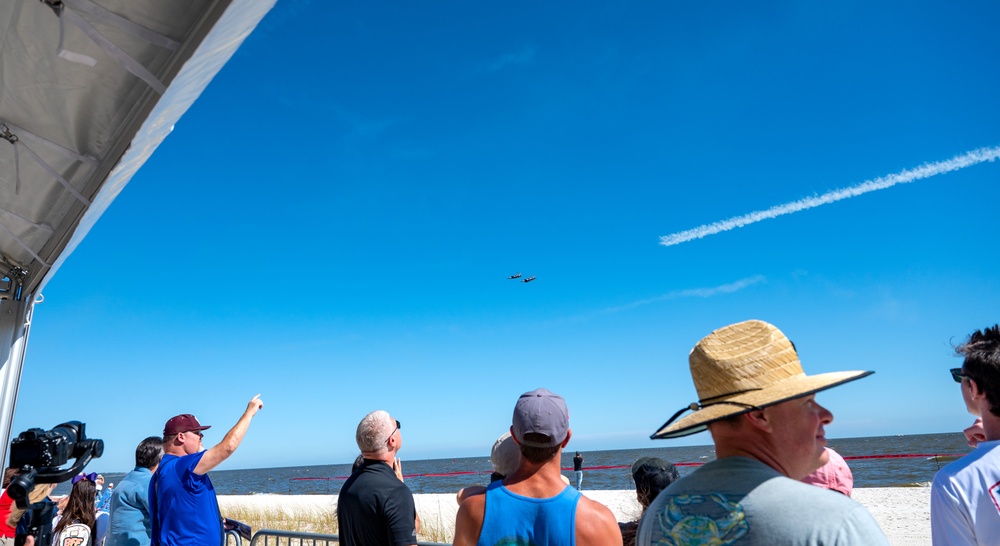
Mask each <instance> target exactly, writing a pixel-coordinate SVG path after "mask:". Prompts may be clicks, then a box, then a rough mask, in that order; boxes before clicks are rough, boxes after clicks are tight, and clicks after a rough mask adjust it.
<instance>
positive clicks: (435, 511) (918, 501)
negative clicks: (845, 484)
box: [219, 487, 931, 546]
mask: <svg viewBox="0 0 1000 546" xmlns="http://www.w3.org/2000/svg"><path fill="white" fill-rule="evenodd" d="M584 494H585V495H587V496H588V497H590V498H592V499H594V500H596V501H598V502H600V503H602V504H604V505H605V506H607V507H608V508H610V509H611V511H612V512H614V514H615V517H616V518H617V519H618V521H632V520H635V519H636V518H638V516H639V504H638V503H637V502H636V500H635V491H631V490H624V491H586V490H585V491H584ZM853 498H854V499H855V500H856V501H858V502H860V503H861V504H863V505H864V506H865V507H866V508H868V510H869V511H870V512H871V513H872V516H874V517H875V520H876V521H878V523H879V525H880V526H881V527H882V530H883V531H885V534H886V536H887V537H889V543H890V544H892V545H893V546H904V545H905V546H929V545H930V544H931V523H930V487H874V488H860V489H855V490H854V494H853ZM414 500H415V502H416V506H417V513H418V514H419V515H420V519H421V521H422V522H423V532H422V533H421V539H422V540H430V541H439V542H441V541H443V542H450V541H451V540H452V537H453V532H454V528H455V514H456V513H457V512H458V505H457V504H455V495H452V494H437V495H429V494H424V495H414ZM336 502H337V496H336V495H239V496H225V495H223V496H220V497H219V507H220V509H221V510H222V514H223V516H226V517H234V518H236V519H241V518H242V520H243V521H246V520H247V519H250V518H247V516H248V515H252V516H255V517H254V518H252V519H255V520H256V521H259V522H263V523H257V524H255V525H254V531H257V530H259V529H260V528H263V527H266V526H268V525H269V522H276V524H275V525H274V526H273V527H270V528H274V529H292V527H290V526H289V525H287V524H283V525H280V524H277V522H288V521H291V522H309V521H317V522H321V521H330V520H331V518H332V515H333V514H334V512H335V507H336ZM237 516H241V517H237ZM258 518H259V519H258ZM248 523H249V522H248ZM299 530H308V531H314V532H317V531H318V530H317V529H301V528H300V529H299Z"/></svg>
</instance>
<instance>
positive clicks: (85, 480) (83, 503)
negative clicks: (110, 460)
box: [52, 473, 101, 546]
mask: <svg viewBox="0 0 1000 546" xmlns="http://www.w3.org/2000/svg"><path fill="white" fill-rule="evenodd" d="M95 478H96V474H94V473H91V474H80V475H77V476H73V490H72V491H71V492H70V494H69V499H67V501H66V507H65V508H63V509H62V512H61V513H60V514H59V516H58V518H57V521H56V523H55V526H54V527H53V528H52V536H53V537H58V536H59V533H61V532H62V531H63V529H65V528H66V527H68V526H69V525H72V524H74V523H80V524H83V525H86V526H87V527H89V528H90V541H88V542H86V543H84V544H81V545H80V546H90V545H91V544H100V543H101V541H100V540H97V539H98V536H97V512H96V511H95V510H94V503H95V502H96V500H97V484H96V483H95V482H94V479H95ZM60 546H61V545H60Z"/></svg>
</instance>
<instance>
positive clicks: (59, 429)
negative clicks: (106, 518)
mask: <svg viewBox="0 0 1000 546" xmlns="http://www.w3.org/2000/svg"><path fill="white" fill-rule="evenodd" d="M103 453H104V441H103V440H97V439H87V434H86V425H84V424H83V423H81V422H79V421H68V422H66V423H62V424H61V425H58V426H56V427H55V428H53V429H52V430H42V429H40V428H33V429H29V430H26V431H24V432H22V433H21V434H19V435H18V436H17V438H15V439H14V440H12V441H11V443H10V466H11V467H13V468H16V469H18V470H17V473H16V474H15V475H14V476H13V477H12V478H11V482H10V485H8V486H7V488H6V494H7V495H8V496H9V497H10V498H11V499H13V500H14V502H15V503H16V509H13V510H11V514H10V515H9V517H8V518H7V522H6V523H7V525H8V526H10V527H14V526H15V525H16V526H17V533H16V536H15V540H14V543H15V545H18V546H19V545H20V544H29V545H30V544H34V543H36V542H37V543H38V544H39V546H47V545H48V543H49V542H51V541H52V518H53V516H54V515H55V513H56V504H55V503H54V502H53V501H52V499H50V498H48V495H49V493H51V492H52V489H53V488H55V485H56V484H57V483H59V482H63V481H66V480H68V479H70V478H72V477H73V476H74V475H76V474H77V473H78V472H80V471H81V470H83V468H84V467H85V466H87V463H89V462H90V460H91V459H93V458H95V457H100V456H101V455H102V454H103ZM71 459H73V463H72V464H71V465H70V467H69V468H60V466H62V465H63V464H66V463H67V462H69V461H70V460H71ZM91 503H93V500H91ZM26 511H27V514H26V517H27V518H28V521H27V523H25V524H24V527H23V531H22V522H21V521H19V520H20V519H21V516H22V514H24V513H25V512H26Z"/></svg>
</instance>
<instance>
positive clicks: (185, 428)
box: [163, 413, 212, 436]
mask: <svg viewBox="0 0 1000 546" xmlns="http://www.w3.org/2000/svg"><path fill="white" fill-rule="evenodd" d="M210 428H212V426H211V425H208V426H204V425H202V424H201V423H199V422H198V418H197V417H195V416H194V415H191V414H190V413H182V414H180V415H178V416H176V417H171V418H170V419H169V420H167V424H165V425H163V435H164V436H173V435H174V434H180V433H182V432H191V431H192V430H206V429H210Z"/></svg>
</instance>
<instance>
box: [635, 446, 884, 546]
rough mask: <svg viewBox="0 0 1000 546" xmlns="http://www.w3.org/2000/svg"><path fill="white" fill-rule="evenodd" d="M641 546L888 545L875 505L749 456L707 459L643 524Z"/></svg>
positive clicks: (664, 494)
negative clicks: (872, 511)
mask: <svg viewBox="0 0 1000 546" xmlns="http://www.w3.org/2000/svg"><path fill="white" fill-rule="evenodd" d="M635 543H636V545H637V546H648V545H658V546H659V545H677V546H680V545H686V544H718V545H720V546H725V545H731V544H738V545H740V546H758V545H759V546H773V545H775V544H781V545H817V546H818V545H826V546H829V545H849V544H850V545H855V544H856V545H864V546H872V545H875V546H877V545H886V546H888V544H889V541H888V540H886V538H885V535H884V534H883V533H882V530H881V529H880V528H879V526H878V523H876V522H875V519H874V518H872V516H871V514H869V513H868V510H865V507H864V506H861V505H860V504H858V503H857V502H855V501H853V500H851V499H850V498H849V497H845V496H844V495H841V494H840V493H837V492H834V491H829V490H826V489H822V488H820V487H817V486H815V485H808V484H804V483H802V482H798V481H795V480H793V479H790V478H788V477H786V476H784V475H782V474H780V473H779V472H777V471H776V470H774V469H773V468H771V467H769V466H767V465H766V464H764V463H762V462H760V461H757V460H754V459H750V458H746V457H726V458H724V459H719V460H716V461H713V462H710V463H708V464H706V465H705V466H703V467H701V468H699V469H698V470H696V471H694V472H692V473H691V475H690V476H688V477H686V478H683V479H681V480H678V481H676V482H674V483H673V484H671V485H670V487H668V488H667V489H665V490H664V491H663V492H662V493H660V495H659V496H658V497H656V500H654V501H653V503H652V504H650V506H649V508H648V509H647V510H646V513H645V515H644V516H643V517H642V521H641V522H640V523H639V534H638V536H637V537H636V542H635Z"/></svg>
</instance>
